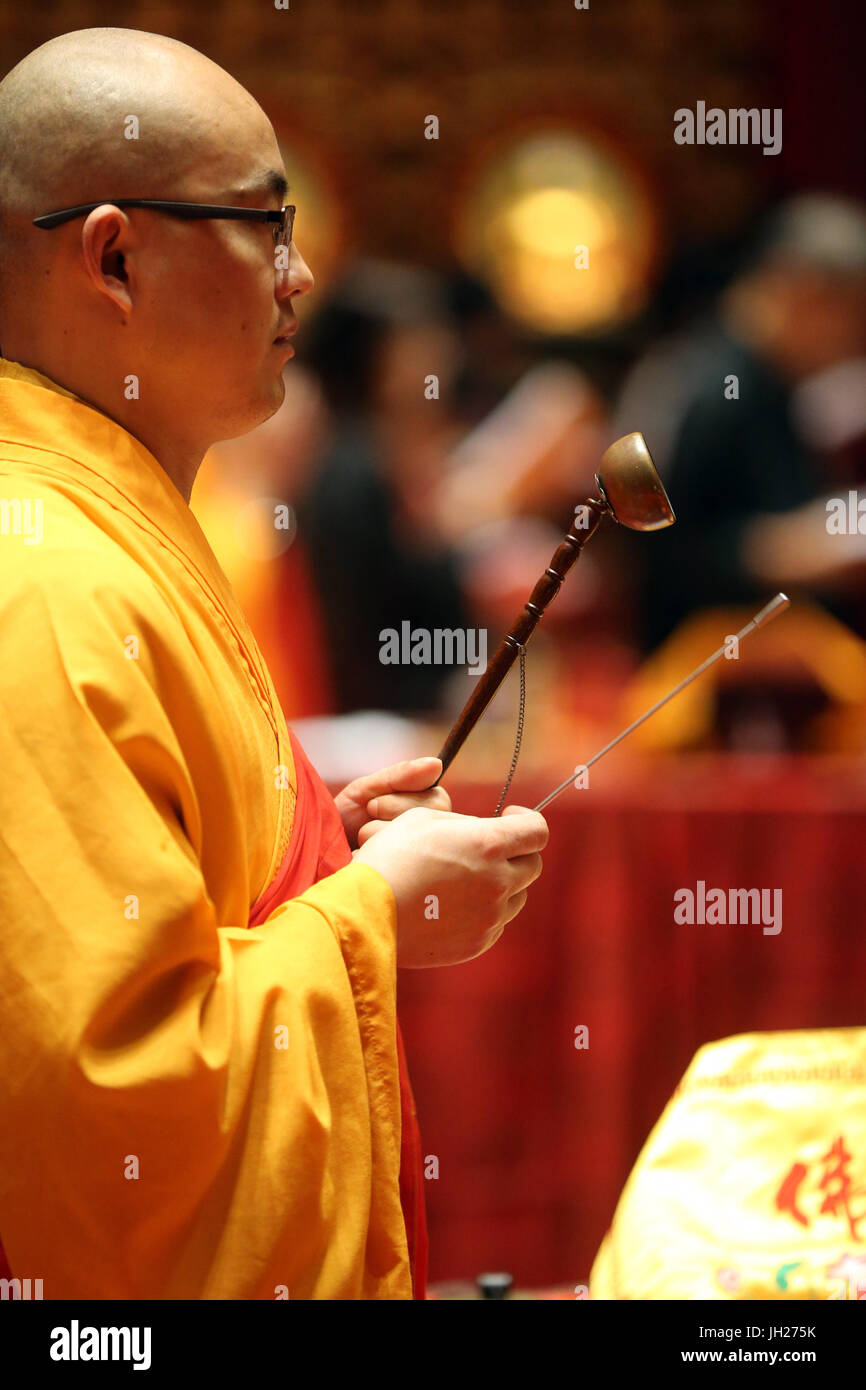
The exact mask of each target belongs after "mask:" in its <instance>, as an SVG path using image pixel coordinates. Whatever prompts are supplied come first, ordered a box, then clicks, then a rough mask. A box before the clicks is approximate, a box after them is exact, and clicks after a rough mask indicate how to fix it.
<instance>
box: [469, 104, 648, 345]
mask: <svg viewBox="0 0 866 1390" xmlns="http://www.w3.org/2000/svg"><path fill="white" fill-rule="evenodd" d="M584 248H585V249H584ZM457 249H458V254H459V255H460V258H461V260H462V261H463V263H464V264H465V265H467V267H468V268H469V269H471V270H472V271H473V272H474V273H475V274H477V275H479V276H480V278H482V279H484V280H486V281H487V283H488V284H489V285H490V287H491V289H492V290H493V292H494V293H495V294H496V296H497V298H498V299H499V301H500V303H501V304H502V306H503V308H505V309H506V310H507V311H508V312H509V313H510V314H512V315H513V316H514V317H515V318H517V319H519V320H521V321H523V322H524V323H525V324H527V325H528V326H530V327H532V328H534V329H536V330H538V331H540V332H545V333H581V332H589V331H596V330H599V329H604V328H606V327H609V326H611V325H613V324H615V323H616V322H618V321H619V320H621V319H623V318H625V317H627V316H628V315H630V314H633V313H634V312H636V311H637V310H638V309H639V308H640V306H641V304H642V302H643V300H644V299H645V297H646V294H647V290H648V282H649V271H650V266H651V263H652V258H653V252H654V222H653V215H652V209H651V208H650V206H649V204H648V200H647V198H646V195H645V193H644V190H643V187H642V185H640V184H639V182H638V181H637V180H636V179H635V178H634V177H633V176H632V174H631V171H630V170H629V169H628V168H627V167H626V166H625V165H624V164H622V163H621V162H620V161H618V160H617V159H615V158H614V157H613V156H612V155H610V154H609V153H608V151H607V150H606V149H604V148H602V147H600V146H597V145H594V144H591V143H590V142H589V141H587V140H585V139H583V138H581V137H578V136H576V135H574V134H573V133H572V132H570V131H550V132H545V133H543V134H541V135H538V134H536V135H534V136H532V137H529V138H526V137H525V138H523V139H522V140H519V141H516V142H514V143H512V145H511V146H509V147H508V148H506V149H505V150H504V151H500V153H499V154H498V155H497V156H495V157H494V158H493V159H492V160H490V161H489V162H488V165H487V166H486V167H485V168H484V169H483V170H482V172H481V174H480V177H479V178H478V180H477V182H476V183H475V185H474V186H473V188H472V191H471V194H470V196H469V197H468V198H467V199H466V201H465V204H464V207H463V209H462V216H461V218H460V220H459V223H458V247H457Z"/></svg>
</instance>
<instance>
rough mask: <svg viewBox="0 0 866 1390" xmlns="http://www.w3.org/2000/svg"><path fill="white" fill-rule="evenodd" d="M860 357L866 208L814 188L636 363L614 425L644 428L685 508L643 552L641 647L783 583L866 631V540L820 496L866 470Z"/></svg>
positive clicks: (865, 350)
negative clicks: (837, 526) (706, 311)
mask: <svg viewBox="0 0 866 1390" xmlns="http://www.w3.org/2000/svg"><path fill="white" fill-rule="evenodd" d="M864 354H866V210H864V209H863V208H862V207H861V206H860V205H859V204H857V203H854V202H851V201H848V200H846V199H841V198H835V197H830V196H827V195H820V194H814V195H806V196H802V197H798V198H795V199H793V200H791V201H790V202H789V203H787V204H786V205H784V206H783V207H782V208H781V209H780V210H779V211H778V212H777V214H776V216H775V218H774V219H773V221H772V223H771V224H770V227H769V232H768V234H767V235H766V236H765V237H764V239H763V241H762V243H761V245H760V247H759V249H758V252H757V255H756V256H755V257H754V258H753V260H752V263H751V265H750V266H749V267H747V268H746V269H745V270H744V271H743V272H742V273H741V274H740V275H739V276H738V277H737V278H736V279H735V280H734V282H733V284H732V285H731V286H730V287H729V288H728V290H727V291H726V292H725V293H724V294H723V296H722V298H721V300H720V303H719V312H718V316H717V318H716V320H715V321H714V322H712V323H711V324H702V325H700V326H698V327H697V328H695V329H694V330H692V331H691V332H688V333H686V334H684V335H683V336H682V337H681V338H679V339H678V340H677V341H675V342H674V343H666V344H662V345H660V346H659V348H657V349H654V350H653V351H652V352H651V353H650V354H649V355H648V357H647V358H646V359H645V360H644V361H643V362H642V363H640V364H639V365H638V367H637V368H636V369H635V370H634V371H633V373H632V375H631V377H630V379H629V380H628V381H627V383H626V386H625V389H624V391H623V394H622V397H621V401H620V406H619V409H618V412H617V419H618V424H619V426H620V429H621V431H622V432H624V431H625V430H630V429H642V430H643V431H644V433H645V434H646V437H647V442H648V444H649V446H650V449H651V451H652V453H653V456H654V458H655V459H656V462H657V465H658V466H659V470H660V472H661V473H662V476H663V478H664V481H665V484H666V486H667V488H668V490H669V492H670V495H671V499H672V501H673V504H674V508H675V510H676V513H677V525H676V526H675V527H672V528H671V530H670V531H665V532H662V533H660V534H659V535H658V536H656V537H654V540H653V544H652V546H647V547H645V549H643V550H642V551H641V552H640V560H641V562H642V563H643V564H645V566H646V569H645V571H644V578H643V582H642V584H641V594H640V598H639V602H640V604H641V607H642V636H643V641H644V644H645V646H646V647H647V648H653V647H655V646H656V645H658V643H660V642H661V641H662V640H664V638H666V637H667V636H668V634H669V633H670V632H671V631H672V630H673V629H674V628H675V627H676V626H677V625H678V624H679V623H680V622H681V621H682V620H683V619H684V618H685V617H687V616H688V615H689V614H690V613H692V612H694V611H695V610H697V609H700V608H705V607H711V606H723V605H728V604H750V603H754V604H755V605H756V606H758V605H759V604H760V603H762V602H764V601H765V600H766V597H767V596H768V594H770V593H771V592H772V591H773V590H774V589H779V588H784V589H794V590H797V589H801V590H805V591H810V592H812V593H814V594H815V595H816V596H818V597H820V598H821V600H822V602H824V603H825V604H826V606H827V607H828V608H830V609H831V610H832V611H833V612H834V613H835V614H836V615H837V616H838V617H840V618H842V619H843V621H846V622H848V623H849V625H851V626H852V627H854V629H855V630H856V631H858V632H860V634H861V635H863V636H866V612H864V604H863V592H864V587H863V585H864V575H866V567H864V566H866V537H864V536H860V535H858V534H852V535H845V536H843V535H836V534H830V533H829V532H828V529H827V525H826V519H827V509H826V500H825V498H826V495H827V494H831V493H832V494H836V493H839V491H840V489H842V490H843V495H847V494H846V493H845V492H844V490H845V489H847V488H848V487H849V486H850V487H856V486H857V483H858V482H860V481H863V480H864V479H866V459H864V454H863V443H864V440H866V412H864V400H866V392H864V389H863V378H864ZM858 383H859V385H858ZM654 419H655V420H656V421H657V424H656V426H655V427H654V426H653V424H652V421H653V420H654ZM816 499H817V500H816Z"/></svg>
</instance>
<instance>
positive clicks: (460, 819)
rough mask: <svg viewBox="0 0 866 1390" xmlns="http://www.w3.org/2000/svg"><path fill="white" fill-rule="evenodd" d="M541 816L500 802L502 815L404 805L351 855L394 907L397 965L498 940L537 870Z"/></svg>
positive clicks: (420, 964)
mask: <svg viewBox="0 0 866 1390" xmlns="http://www.w3.org/2000/svg"><path fill="white" fill-rule="evenodd" d="M546 844H547V822H546V821H545V819H544V817H543V816H540V815H539V814H538V812H537V811H529V810H527V809H526V808H525V807H522V806H507V807H506V808H505V811H504V812H503V814H502V815H501V816H497V817H492V816H491V817H488V818H486V819H485V818H482V817H480V816H458V815H456V814H455V813H454V812H453V811H433V810H422V809H420V808H419V809H415V810H412V811H407V812H406V814H405V815H402V816H400V817H399V818H398V819H397V820H395V821H393V822H392V824H390V825H385V826H383V827H382V829H381V831H380V832H378V833H377V834H375V835H371V836H369V838H368V839H367V840H366V841H365V843H364V844H363V845H362V846H361V848H360V849H356V850H355V853H354V855H353V859H354V861H355V863H356V864H357V863H360V864H368V865H369V866H370V867H371V868H373V869H377V870H378V872H379V873H380V874H381V875H382V877H383V878H384V879H386V881H387V882H388V884H389V885H390V887H391V891H392V892H393V894H394V898H395V901H396V905H397V964H398V965H400V966H403V967H406V966H408V967H410V968H412V969H423V968H425V967H427V966H431V965H456V964H458V962H460V961H464V960H474V959H475V957H476V956H480V955H481V954H482V953H483V952H484V951H488V950H489V949H490V947H491V946H493V945H494V943H495V942H496V941H498V940H499V938H500V936H501V935H502V933H503V931H504V930H505V927H506V925H507V923H508V922H510V921H512V920H513V919H514V918H515V917H516V916H517V914H518V912H520V911H521V909H522V908H523V905H524V903H525V902H526V896H527V893H528V891H529V887H530V885H531V884H532V883H534V881H535V879H537V878H538V875H539V874H540V873H541V851H542V850H543V849H544V846H545V845H546Z"/></svg>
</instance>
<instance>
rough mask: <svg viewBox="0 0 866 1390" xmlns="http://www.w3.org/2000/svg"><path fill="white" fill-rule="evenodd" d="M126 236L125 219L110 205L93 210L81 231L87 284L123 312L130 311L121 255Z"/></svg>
mask: <svg viewBox="0 0 866 1390" xmlns="http://www.w3.org/2000/svg"><path fill="white" fill-rule="evenodd" d="M130 237H131V228H130V224H129V218H128V217H127V216H126V214H125V213H123V212H121V210H120V208H115V207H112V206H111V204H110V203H103V204H102V205H101V206H100V207H98V208H94V209H93V212H91V213H89V214H88V216H87V218H86V219H85V222H84V226H83V227H82V229H81V251H82V255H83V257H84V264H85V268H86V270H87V274H88V275H89V277H90V280H91V282H92V283H93V285H94V286H95V287H96V289H97V290H99V292H100V294H104V295H106V296H107V297H108V298H109V299H111V300H113V301H114V303H115V304H116V305H117V306H118V308H119V309H122V310H124V311H125V312H128V311H129V310H130V309H131V308H132V296H131V294H130V286H129V276H128V274H127V269H126V254H125V253H126V252H128V250H129V247H130Z"/></svg>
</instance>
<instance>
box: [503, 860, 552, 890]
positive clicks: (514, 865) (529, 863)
mask: <svg viewBox="0 0 866 1390" xmlns="http://www.w3.org/2000/svg"><path fill="white" fill-rule="evenodd" d="M543 867H544V860H543V859H542V857H541V855H540V854H518V855H517V857H516V858H515V859H509V861H508V869H509V873H510V876H511V884H510V892H511V893H517V892H519V891H520V890H521V889H524V888H528V887H529V885H530V884H531V883H534V882H535V880H536V879H537V878H538V876H539V875H540V873H541V870H542V868H543Z"/></svg>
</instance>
